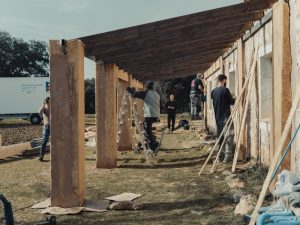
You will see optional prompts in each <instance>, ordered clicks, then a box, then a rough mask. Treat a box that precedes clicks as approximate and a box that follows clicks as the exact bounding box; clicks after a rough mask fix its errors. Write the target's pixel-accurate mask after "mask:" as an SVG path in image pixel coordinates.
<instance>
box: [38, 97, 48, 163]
mask: <svg viewBox="0 0 300 225" xmlns="http://www.w3.org/2000/svg"><path fill="white" fill-rule="evenodd" d="M39 114H40V115H41V117H42V118H43V121H44V126H43V135H42V142H41V148H40V157H39V160H40V161H43V160H44V155H45V151H46V146H47V143H48V140H49V136H50V98H49V97H47V98H46V99H45V100H44V101H43V106H42V107H41V108H40V109H39Z"/></svg>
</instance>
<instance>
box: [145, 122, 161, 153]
mask: <svg viewBox="0 0 300 225" xmlns="http://www.w3.org/2000/svg"><path fill="white" fill-rule="evenodd" d="M157 120H158V118H156V117H145V122H144V129H145V131H146V135H147V139H148V142H149V147H150V148H151V150H153V151H155V150H156V148H157V146H158V144H157V141H156V138H155V136H154V135H153V132H152V125H153V123H155V122H157Z"/></svg>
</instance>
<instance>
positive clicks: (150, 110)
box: [127, 81, 160, 153]
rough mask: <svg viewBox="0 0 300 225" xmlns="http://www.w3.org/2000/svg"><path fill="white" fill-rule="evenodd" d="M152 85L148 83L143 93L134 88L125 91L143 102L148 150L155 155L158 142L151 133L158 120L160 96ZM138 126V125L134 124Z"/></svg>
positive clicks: (150, 82)
mask: <svg viewBox="0 0 300 225" xmlns="http://www.w3.org/2000/svg"><path fill="white" fill-rule="evenodd" d="M153 85H154V83H153V82H152V81H148V82H147V84H146V90H145V91H136V90H135V88H131V87H128V88H127V91H128V92H129V93H130V94H131V95H132V96H133V97H134V98H140V99H142V100H143V101H144V118H145V121H144V128H145V131H146V136H147V139H148V143H149V147H150V149H151V150H152V151H153V152H154V153H155V152H156V151H157V147H158V142H157V141H156V138H155V136H154V135H153V132H152V125H153V123H155V122H157V121H158V120H159V116H160V96H159V94H158V93H157V92H156V91H154V89H153ZM136 125H137V126H138V124H136Z"/></svg>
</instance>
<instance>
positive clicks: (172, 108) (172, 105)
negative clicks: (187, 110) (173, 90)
mask: <svg viewBox="0 0 300 225" xmlns="http://www.w3.org/2000/svg"><path fill="white" fill-rule="evenodd" d="M166 107H167V111H168V128H169V130H171V122H172V131H174V127H175V119H176V109H177V103H176V101H175V96H174V95H170V100H169V101H168V102H167V104H166Z"/></svg>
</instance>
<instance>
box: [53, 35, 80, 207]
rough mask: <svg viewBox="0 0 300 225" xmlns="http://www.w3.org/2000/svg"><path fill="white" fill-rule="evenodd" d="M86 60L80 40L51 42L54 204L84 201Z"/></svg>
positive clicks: (67, 205) (68, 204) (73, 204)
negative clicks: (64, 42) (61, 43)
mask: <svg viewBox="0 0 300 225" xmlns="http://www.w3.org/2000/svg"><path fill="white" fill-rule="evenodd" d="M83 60H84V47H83V44H82V42H81V41H79V40H73V41H68V42H67V45H66V46H64V47H63V46H61V45H60V44H59V41H50V83H51V92H50V93H51V98H50V102H51V205H52V206H60V207H64V208H69V207H76V206H82V204H83V202H84V200H85V163H84V162H85V156H84V63H83V62H84V61H83Z"/></svg>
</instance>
